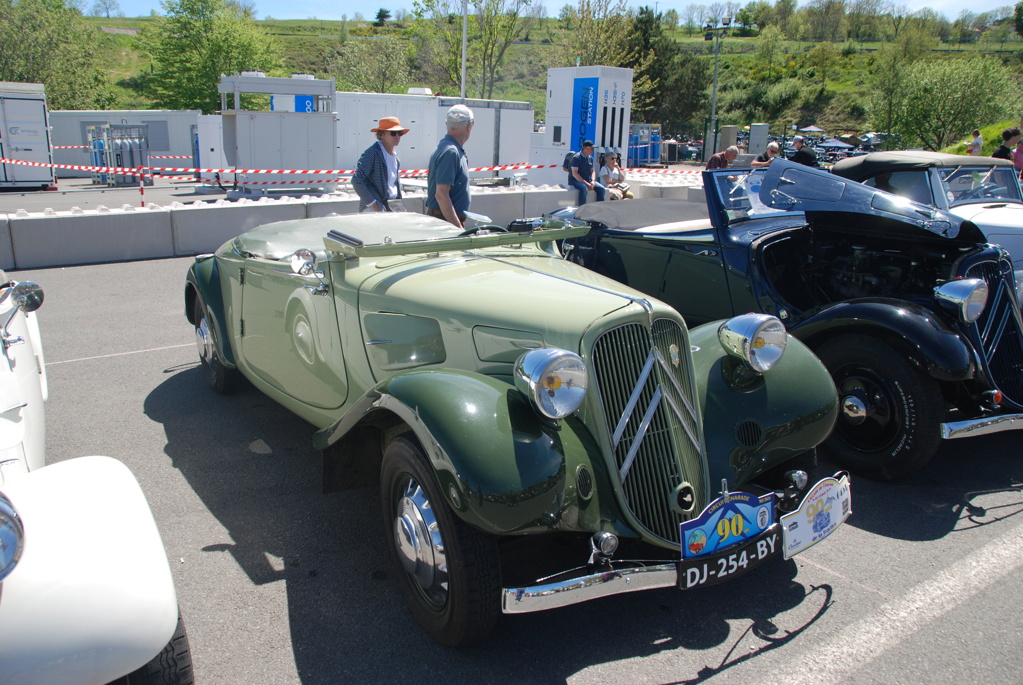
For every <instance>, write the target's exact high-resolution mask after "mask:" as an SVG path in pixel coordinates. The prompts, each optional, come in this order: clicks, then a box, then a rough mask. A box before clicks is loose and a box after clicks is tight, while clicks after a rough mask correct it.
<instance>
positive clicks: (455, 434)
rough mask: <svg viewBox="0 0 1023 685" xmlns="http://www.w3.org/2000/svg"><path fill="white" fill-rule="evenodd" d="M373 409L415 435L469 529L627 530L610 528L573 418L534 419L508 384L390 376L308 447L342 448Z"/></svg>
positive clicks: (602, 480)
mask: <svg viewBox="0 0 1023 685" xmlns="http://www.w3.org/2000/svg"><path fill="white" fill-rule="evenodd" d="M381 413H389V414H393V415H394V416H396V417H398V420H399V421H400V422H401V423H403V424H405V425H407V426H408V427H409V428H410V429H411V430H412V432H413V433H415V435H416V437H417V439H418V440H419V443H420V444H421V445H422V447H423V449H424V451H425V452H426V454H427V457H428V458H429V460H430V463H431V465H432V466H433V469H434V471H435V473H436V474H437V479H438V481H439V482H440V485H441V491H442V492H443V493H444V496H445V497H446V499H447V502H448V504H449V505H450V506H451V508H452V509H453V510H454V511H455V512H456V514H457V515H458V516H460V517H461V518H462V519H464V520H465V521H466V522H467V523H469V524H470V525H473V526H475V527H476V528H479V529H481V530H484V531H486V532H489V533H492V534H495V535H506V534H512V533H515V534H524V533H532V532H549V531H552V530H583V531H596V530H600V529H601V528H600V526H601V521H602V520H603V521H604V522H605V523H606V522H607V521H611V522H612V523H613V525H615V526H621V527H620V528H616V529H618V530H620V532H621V533H622V534H626V535H628V534H629V531H628V530H627V529H626V528H624V524H620V523H618V522H619V519H620V517H618V516H617V515H616V509H615V507H614V504H613V499H614V498H613V495H611V493H612V489H611V486H610V484H609V481H608V480H607V474H606V471H605V469H604V467H603V460H602V459H601V458H600V451H599V447H598V446H597V443H596V441H595V440H594V439H593V437H592V436H591V435H590V433H589V431H588V430H587V429H586V427H585V426H584V425H583V424H582V422H581V421H579V420H578V419H576V418H574V417H569V418H568V419H566V420H564V421H561V422H558V423H557V424H555V423H554V422H549V421H546V420H541V419H540V418H539V417H538V416H537V415H536V413H535V412H534V411H533V409H532V408H531V407H530V406H529V403H528V402H527V401H526V399H525V398H524V397H522V395H521V394H520V393H519V392H518V391H517V390H516V389H515V388H513V387H512V386H510V385H509V384H508V383H505V382H502V381H500V380H497V379H495V378H492V377H489V376H484V375H480V374H476V373H471V372H468V371H460V370H454V369H442V370H424V369H420V370H415V371H410V372H408V373H404V374H400V375H397V376H394V377H392V378H390V379H388V380H387V381H384V382H383V383H381V384H380V385H378V386H377V387H376V388H375V389H374V390H373V391H372V392H371V393H368V394H367V395H366V396H364V397H363V399H362V400H361V401H360V402H358V403H356V405H355V408H354V409H352V410H350V411H349V412H348V413H347V414H346V416H345V417H344V418H343V419H342V420H341V421H339V422H338V423H337V424H335V425H334V426H331V427H328V428H326V429H324V430H322V431H320V432H319V433H317V435H316V439H315V443H316V446H317V447H319V448H321V449H325V448H328V447H330V446H331V445H335V444H337V443H339V442H342V441H343V440H344V438H345V436H346V435H347V434H349V433H352V434H353V435H354V433H355V429H356V428H357V427H358V426H360V425H365V424H372V423H373V422H374V421H376V420H377V418H378V417H379V415H380V414H381ZM580 469H584V470H586V471H587V472H588V474H589V475H590V476H591V481H590V482H591V483H592V484H593V487H592V493H591V494H589V495H588V496H582V495H580V493H579V486H578V479H579V478H580V476H579V471H580ZM602 493H606V495H605V496H604V498H602V497H601V494H602ZM602 509H603V511H602Z"/></svg>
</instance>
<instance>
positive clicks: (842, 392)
mask: <svg viewBox="0 0 1023 685" xmlns="http://www.w3.org/2000/svg"><path fill="white" fill-rule="evenodd" d="M815 352H816V353H817V356H818V357H820V359H821V361H822V362H824V365H825V366H826V367H828V371H829V372H830V373H831V377H832V378H833V379H834V381H835V387H836V388H838V400H839V412H838V422H837V423H836V424H835V430H834V431H832V433H831V435H830V436H829V437H828V439H827V440H826V441H825V443H824V445H823V447H824V449H825V450H826V451H827V452H828V454H830V455H831V457H832V458H833V459H834V460H835V461H836V462H837V463H838V464H840V465H841V466H843V467H845V468H847V469H849V470H850V471H852V472H854V473H857V474H859V475H862V476H866V477H867V478H871V479H874V480H890V479H892V478H897V477H899V476H904V475H906V474H908V473H911V472H913V471H915V470H917V469H919V468H920V467H921V466H923V465H924V464H926V463H927V462H928V461H929V460H930V459H931V457H933V456H934V453H935V452H936V451H937V449H938V445H939V444H940V442H941V434H940V428H939V425H940V423H941V418H942V415H943V410H944V401H943V399H942V395H941V389H940V388H939V387H938V383H937V381H935V380H934V379H933V378H931V377H930V376H929V375H927V374H926V373H925V372H923V371H921V370H919V369H917V368H916V367H914V366H913V365H912V364H911V363H910V362H909V361H908V360H907V359H906V357H905V355H903V354H901V353H900V352H898V351H897V350H895V349H893V348H892V347H890V346H888V345H886V344H884V343H883V342H881V341H879V340H877V339H875V338H872V337H870V336H865V335H847V336H844V337H842V338H834V339H832V340H829V341H828V342H826V343H824V344H822V345H821V346H820V347H819V348H817V349H816V350H815Z"/></svg>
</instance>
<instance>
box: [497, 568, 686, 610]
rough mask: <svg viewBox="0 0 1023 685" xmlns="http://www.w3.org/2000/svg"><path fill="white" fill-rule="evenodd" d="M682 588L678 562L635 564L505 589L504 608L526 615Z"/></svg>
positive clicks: (502, 600)
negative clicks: (649, 564)
mask: <svg viewBox="0 0 1023 685" xmlns="http://www.w3.org/2000/svg"><path fill="white" fill-rule="evenodd" d="M664 587H678V565H677V564H676V563H670V562H669V563H664V564H657V565H654V566H631V567H629V568H620V569H610V570H607V571H602V572H600V573H594V574H591V575H587V576H581V577H576V578H571V579H568V580H560V581H554V582H551V583H544V584H541V585H530V586H529V587H521V588H514V587H511V588H504V589H502V590H501V611H503V612H504V613H506V614H525V613H529V612H532V611H545V610H547V609H557V608H558V607H564V606H569V605H570V604H579V603H580V602H587V601H589V600H591V599H597V598H599V597H608V596H610V595H620V594H622V593H623V592H639V591H640V590H653V589H655V588H664Z"/></svg>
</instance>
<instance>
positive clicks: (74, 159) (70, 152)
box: [50, 109, 200, 177]
mask: <svg viewBox="0 0 1023 685" xmlns="http://www.w3.org/2000/svg"><path fill="white" fill-rule="evenodd" d="M199 115H200V112H199V110H195V109H185V110H176V109H132V110H126V109H120V110H118V109H111V110H103V109H98V110H84V109H83V110H70V109H67V110H60V109H58V110H54V111H52V112H50V124H51V126H53V145H54V148H55V149H54V151H53V158H54V160H55V161H56V163H57V164H66V165H71V166H89V165H92V162H93V157H92V155H91V154H90V151H89V150H88V147H87V146H88V144H89V127H90V126H104V125H121V126H125V125H127V126H145V127H146V144H147V145H148V149H149V160H150V164H151V165H152V166H162V167H171V168H180V167H191V166H192V163H193V157H194V150H193V138H194V136H193V129H194V127H195V125H196V124H197V123H198V119H199ZM154 156H155V157H156V158H155V159H154ZM91 173H92V172H89V171H81V170H78V169H61V170H60V171H59V173H58V175H59V176H64V177H88V176H90V175H91Z"/></svg>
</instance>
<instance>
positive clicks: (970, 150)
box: [966, 128, 984, 157]
mask: <svg viewBox="0 0 1023 685" xmlns="http://www.w3.org/2000/svg"><path fill="white" fill-rule="evenodd" d="M972 135H973V140H971V141H970V142H968V143H966V152H967V154H969V155H970V156H971V157H980V153H981V151H982V150H983V149H984V139H983V138H982V137H981V136H980V129H976V128H975V129H973V133H972Z"/></svg>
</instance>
